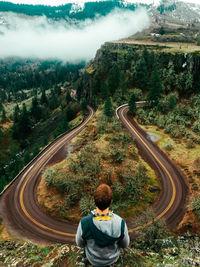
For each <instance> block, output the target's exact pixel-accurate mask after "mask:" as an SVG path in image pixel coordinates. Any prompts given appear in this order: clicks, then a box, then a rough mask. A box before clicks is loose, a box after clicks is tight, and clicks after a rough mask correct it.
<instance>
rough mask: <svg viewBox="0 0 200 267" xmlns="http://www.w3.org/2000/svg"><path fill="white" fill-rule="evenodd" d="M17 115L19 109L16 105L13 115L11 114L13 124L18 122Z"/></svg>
mask: <svg viewBox="0 0 200 267" xmlns="http://www.w3.org/2000/svg"><path fill="white" fill-rule="evenodd" d="M19 114H20V109H19V106H18V104H17V105H16V106H15V109H14V114H13V120H14V122H18V121H19Z"/></svg>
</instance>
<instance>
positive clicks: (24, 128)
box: [18, 103, 31, 139]
mask: <svg viewBox="0 0 200 267" xmlns="http://www.w3.org/2000/svg"><path fill="white" fill-rule="evenodd" d="M18 126H19V128H18V130H19V136H20V139H23V138H26V137H27V136H28V135H29V134H30V132H31V121H30V117H29V113H28V111H27V109H26V104H25V103H24V104H23V108H22V113H21V114H20V117H19V123H18Z"/></svg>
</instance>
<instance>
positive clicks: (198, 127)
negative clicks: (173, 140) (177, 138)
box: [192, 120, 200, 133]
mask: <svg viewBox="0 0 200 267" xmlns="http://www.w3.org/2000/svg"><path fill="white" fill-rule="evenodd" d="M192 129H193V131H195V132H196V133H200V120H197V121H195V123H194V124H193V126H192Z"/></svg>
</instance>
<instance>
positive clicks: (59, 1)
mask: <svg viewBox="0 0 200 267" xmlns="http://www.w3.org/2000/svg"><path fill="white" fill-rule="evenodd" d="M1 1H9V2H12V3H15V4H38V5H50V6H58V5H63V4H66V3H71V2H73V3H77V4H80V5H81V6H82V5H83V4H84V2H94V0H1ZM125 1H127V2H133V3H136V2H139V3H145V4H151V3H152V2H154V3H155V4H158V3H159V1H160V0H125ZM182 1H183V2H188V3H195V4H200V0H182Z"/></svg>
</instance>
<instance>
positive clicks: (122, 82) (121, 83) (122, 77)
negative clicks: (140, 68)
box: [119, 72, 126, 95]
mask: <svg viewBox="0 0 200 267" xmlns="http://www.w3.org/2000/svg"><path fill="white" fill-rule="evenodd" d="M119 88H120V91H121V93H122V95H124V93H125V90H126V80H125V74H124V72H121V73H120V81H119Z"/></svg>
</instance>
